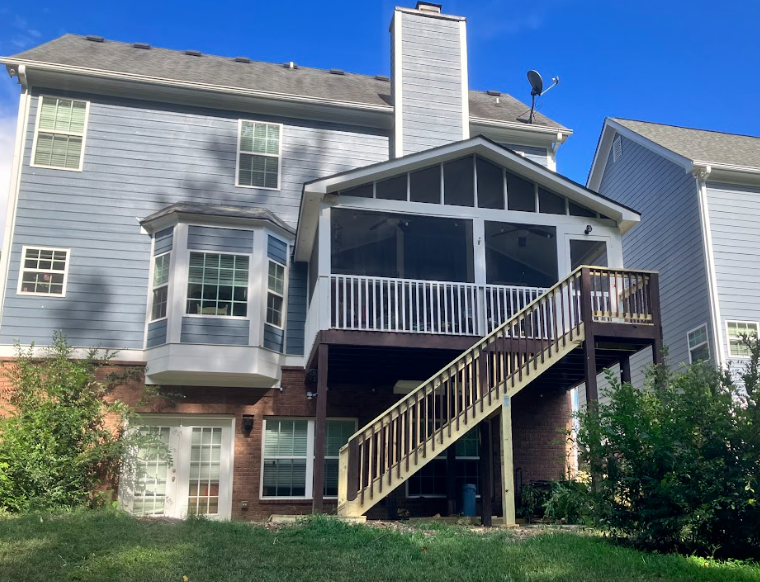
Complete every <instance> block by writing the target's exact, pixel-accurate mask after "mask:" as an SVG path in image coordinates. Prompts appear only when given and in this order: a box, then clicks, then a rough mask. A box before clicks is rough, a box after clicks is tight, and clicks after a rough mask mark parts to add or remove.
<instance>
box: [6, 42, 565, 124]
mask: <svg viewBox="0 0 760 582" xmlns="http://www.w3.org/2000/svg"><path fill="white" fill-rule="evenodd" d="M189 48H192V47H189ZM21 59H23V60H26V61H34V62H39V63H47V64H57V65H68V66H74V67H82V68H87V69H90V70H99V71H107V72H113V73H126V74H135V75H143V76H150V77H156V78H159V79H165V80H171V81H181V82H190V83H204V84H207V85H212V86H219V87H226V88H236V89H244V90H255V91H265V92H272V93H278V94H285V95H294V96H305V97H312V98H318V99H326V100H331V101H340V102H352V103H360V104H364V105H374V106H380V107H390V106H391V105H392V101H391V84H390V82H388V81H387V80H380V79H376V78H375V77H372V76H369V75H358V74H354V73H345V74H344V75H335V74H332V73H330V71H327V70H322V69H312V68H308V67H299V68H297V69H288V68H285V67H283V65H282V64H277V63H264V62H260V61H251V62H248V63H240V62H236V61H235V60H234V58H229V57H220V56H213V55H205V54H204V55H202V56H190V55H187V54H185V53H184V51H177V50H169V49H163V48H155V47H152V48H150V49H149V50H145V49H140V48H135V47H134V46H133V45H132V44H131V43H124V42H117V41H110V40H106V41H104V42H92V41H88V40H87V39H86V37H83V36H79V35H74V34H66V35H64V36H61V37H60V38H57V39H55V40H51V41H50V42H46V43H44V44H42V45H40V46H37V47H34V48H32V49H29V50H27V51H24V52H22V53H19V54H17V55H14V56H12V57H6V58H4V59H3V62H5V63H13V62H15V61H16V60H21ZM499 101H500V103H499V104H496V99H495V97H492V96H489V95H486V93H485V92H482V91H470V115H471V116H473V117H481V118H485V119H489V120H496V121H523V122H527V114H526V112H527V110H528V106H527V105H525V104H523V103H521V102H519V101H518V100H517V99H515V98H513V97H511V96H509V95H506V94H502V96H501V97H500V99H499ZM535 123H536V124H538V125H545V126H550V127H556V128H558V129H566V128H564V127H563V126H562V125H560V124H558V123H556V122H555V121H552V120H551V119H549V118H548V117H546V116H544V115H541V114H540V113H539V114H536V119H535Z"/></svg>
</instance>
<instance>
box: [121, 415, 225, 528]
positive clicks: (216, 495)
mask: <svg viewBox="0 0 760 582" xmlns="http://www.w3.org/2000/svg"><path fill="white" fill-rule="evenodd" d="M142 420H143V422H144V424H143V426H142V427H140V429H139V430H140V431H141V432H142V433H143V434H146V435H152V436H154V437H155V438H156V439H157V441H159V442H160V443H161V445H157V446H146V447H140V449H139V450H137V451H135V453H134V456H133V457H132V461H133V462H132V463H130V464H129V466H130V470H129V473H130V474H129V475H123V476H122V486H121V488H120V499H121V502H122V504H123V505H124V507H125V509H127V510H128V511H130V512H131V513H133V514H135V515H140V516H165V517H178V518H184V517H186V516H188V515H203V516H205V517H208V518H210V519H229V518H230V514H231V510H232V468H233V431H234V426H235V420H234V419H233V418H218V417H217V418H211V417H196V416H183V417H179V416H144V417H142ZM166 449H168V452H169V454H168V457H167V455H166V454H163V451H165V450H166Z"/></svg>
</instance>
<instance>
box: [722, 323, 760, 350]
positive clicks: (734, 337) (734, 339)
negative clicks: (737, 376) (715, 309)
mask: <svg viewBox="0 0 760 582" xmlns="http://www.w3.org/2000/svg"><path fill="white" fill-rule="evenodd" d="M732 327H734V329H735V330H736V331H737V333H731V332H732V329H731V328H732ZM759 328H760V326H758V322H756V321H739V320H735V319H728V320H726V338H727V340H726V341H727V342H728V356H729V358H739V359H744V360H746V359H748V358H749V357H750V354H749V353H745V352H747V348H746V347H744V345H743V344H742V343H741V340H740V336H741V335H742V334H746V335H749V336H751V335H752V334H754V335H755V337H757V336H758V329H759ZM737 348H738V350H737Z"/></svg>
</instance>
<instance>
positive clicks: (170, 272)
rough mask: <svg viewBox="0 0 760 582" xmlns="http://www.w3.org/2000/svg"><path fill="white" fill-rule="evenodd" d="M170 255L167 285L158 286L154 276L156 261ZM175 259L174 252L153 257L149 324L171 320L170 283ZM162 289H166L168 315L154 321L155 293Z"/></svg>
mask: <svg viewBox="0 0 760 582" xmlns="http://www.w3.org/2000/svg"><path fill="white" fill-rule="evenodd" d="M166 255H169V275H168V277H167V279H166V283H164V284H162V285H158V286H156V285H155V283H154V280H153V278H154V276H155V273H156V261H157V260H158V259H159V258H160V257H163V256H166ZM173 258H174V257H172V251H171V250H169V251H166V252H165V253H161V254H160V255H153V261H152V264H151V268H150V284H151V287H150V311H148V323H156V322H157V321H164V320H167V319H169V304H170V299H171V297H170V296H169V281H171V276H172V260H173ZM162 287H166V315H164V316H163V317H159V318H157V319H153V298H154V297H155V291H156V290H157V289H160V288H162Z"/></svg>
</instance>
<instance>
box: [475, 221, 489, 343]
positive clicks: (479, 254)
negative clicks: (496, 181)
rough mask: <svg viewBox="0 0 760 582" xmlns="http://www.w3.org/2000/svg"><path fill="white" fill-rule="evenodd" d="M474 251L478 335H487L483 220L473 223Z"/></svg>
mask: <svg viewBox="0 0 760 582" xmlns="http://www.w3.org/2000/svg"><path fill="white" fill-rule="evenodd" d="M472 250H473V257H474V259H475V262H474V267H475V284H476V285H477V296H478V305H477V313H476V316H477V321H478V333H479V334H480V335H485V334H486V333H487V330H488V326H487V325H486V289H485V285H486V227H485V221H484V220H483V219H482V218H476V219H474V220H473V221H472Z"/></svg>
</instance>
